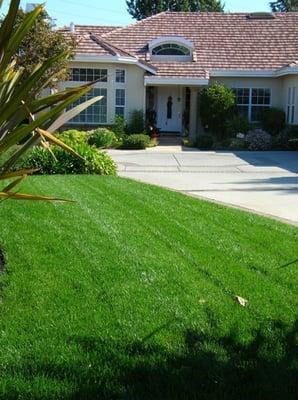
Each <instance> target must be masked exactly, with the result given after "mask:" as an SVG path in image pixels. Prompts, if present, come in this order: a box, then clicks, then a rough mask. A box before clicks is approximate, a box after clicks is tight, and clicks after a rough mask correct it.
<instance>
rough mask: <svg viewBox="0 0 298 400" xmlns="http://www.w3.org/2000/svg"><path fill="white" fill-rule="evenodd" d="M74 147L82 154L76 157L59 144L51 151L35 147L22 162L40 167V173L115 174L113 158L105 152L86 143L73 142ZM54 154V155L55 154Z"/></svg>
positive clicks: (27, 165)
mask: <svg viewBox="0 0 298 400" xmlns="http://www.w3.org/2000/svg"><path fill="white" fill-rule="evenodd" d="M72 148H73V149H74V150H75V151H76V152H77V153H78V154H79V155H80V156H81V158H79V157H74V156H73V155H71V154H69V153H66V152H65V151H64V150H63V149H61V148H60V147H57V146H51V151H52V153H53V154H51V153H50V151H49V150H48V149H44V148H43V147H35V148H33V149H32V151H31V152H30V153H29V154H28V156H27V157H26V159H25V160H24V161H23V163H22V167H24V168H39V172H38V173H39V174H42V175H51V174H98V175H115V174H116V166H115V163H114V162H113V160H112V159H111V158H110V157H109V156H108V155H107V154H106V153H103V152H99V151H98V150H97V149H96V148H95V147H92V146H89V145H88V144H86V143H81V144H73V145H72ZM53 155H54V156H53Z"/></svg>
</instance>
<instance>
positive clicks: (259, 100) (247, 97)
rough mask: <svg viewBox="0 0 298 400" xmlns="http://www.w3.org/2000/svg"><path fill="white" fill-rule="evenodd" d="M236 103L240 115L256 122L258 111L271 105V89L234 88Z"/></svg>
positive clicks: (258, 115)
mask: <svg viewBox="0 0 298 400" xmlns="http://www.w3.org/2000/svg"><path fill="white" fill-rule="evenodd" d="M234 92H235V95H236V103H237V107H238V109H239V112H240V114H241V115H243V116H245V117H246V118H247V119H248V120H249V121H252V122H258V121H259V120H260V113H261V112H262V111H263V110H264V109H265V108H269V107H270V106H271V90H270V89H263V88H236V89H234Z"/></svg>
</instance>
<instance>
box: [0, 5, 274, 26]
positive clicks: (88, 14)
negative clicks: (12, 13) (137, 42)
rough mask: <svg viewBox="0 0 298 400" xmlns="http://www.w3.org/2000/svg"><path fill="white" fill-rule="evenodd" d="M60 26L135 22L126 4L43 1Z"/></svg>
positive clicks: (233, 7) (237, 9)
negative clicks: (72, 23)
mask: <svg viewBox="0 0 298 400" xmlns="http://www.w3.org/2000/svg"><path fill="white" fill-rule="evenodd" d="M40 2H41V1H39V0H27V1H26V0H25V1H24V0H22V1H21V5H22V7H23V8H25V7H26V4H27V3H40ZM42 2H44V3H45V4H46V9H47V11H48V13H49V14H50V16H51V17H52V18H54V19H55V20H56V25H58V26H63V25H69V24H70V23H71V22H74V23H75V24H90V25H92V24H93V25H117V26H120V25H127V24H129V23H131V22H133V20H132V19H131V17H130V15H129V14H128V12H127V10H126V1H125V0H108V1H107V0H42ZM269 2H270V0H248V1H247V0H225V1H224V3H225V10H226V11H230V12H246V11H249V12H252V11H269V5H268V4H269ZM3 4H4V5H3V9H2V10H1V11H2V12H4V13H5V12H6V10H7V5H8V4H9V0H4V3H3Z"/></svg>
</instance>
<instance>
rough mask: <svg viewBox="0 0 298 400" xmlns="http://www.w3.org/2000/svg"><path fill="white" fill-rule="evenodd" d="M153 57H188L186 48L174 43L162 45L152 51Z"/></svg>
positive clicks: (188, 52) (188, 53)
mask: <svg viewBox="0 0 298 400" xmlns="http://www.w3.org/2000/svg"><path fill="white" fill-rule="evenodd" d="M152 55H154V56H190V51H189V49H188V48H187V47H185V46H182V45H180V44H176V43H164V44H161V45H159V46H156V47H154V48H153V49H152Z"/></svg>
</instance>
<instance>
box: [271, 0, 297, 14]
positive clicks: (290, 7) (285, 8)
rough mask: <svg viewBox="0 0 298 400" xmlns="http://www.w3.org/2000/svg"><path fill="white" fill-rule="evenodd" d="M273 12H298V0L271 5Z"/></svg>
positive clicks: (280, 1)
mask: <svg viewBox="0 0 298 400" xmlns="http://www.w3.org/2000/svg"><path fill="white" fill-rule="evenodd" d="M270 7H271V9H272V11H273V12H289V11H298V0H277V1H272V2H271V3H270Z"/></svg>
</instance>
